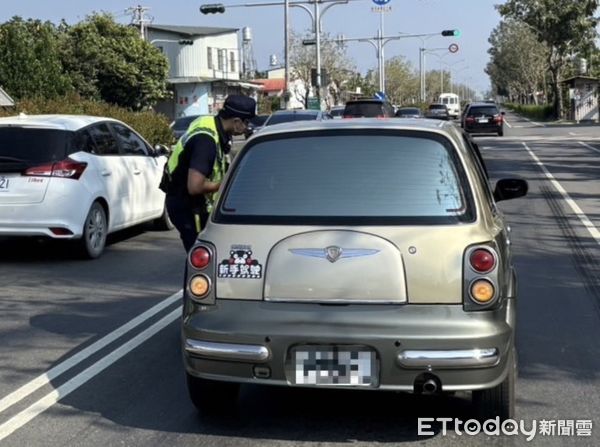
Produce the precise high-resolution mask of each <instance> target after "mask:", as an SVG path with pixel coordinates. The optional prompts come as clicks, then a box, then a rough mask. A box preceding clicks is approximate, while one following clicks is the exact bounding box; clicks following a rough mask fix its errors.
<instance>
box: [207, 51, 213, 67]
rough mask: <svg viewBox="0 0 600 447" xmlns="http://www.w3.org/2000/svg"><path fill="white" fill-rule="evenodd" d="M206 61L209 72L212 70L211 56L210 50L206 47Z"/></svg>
mask: <svg viewBox="0 0 600 447" xmlns="http://www.w3.org/2000/svg"><path fill="white" fill-rule="evenodd" d="M206 60H207V61H208V68H209V69H210V70H212V68H213V54H212V48H211V47H208V48H207V49H206Z"/></svg>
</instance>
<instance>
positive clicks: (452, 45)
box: [448, 43, 458, 53]
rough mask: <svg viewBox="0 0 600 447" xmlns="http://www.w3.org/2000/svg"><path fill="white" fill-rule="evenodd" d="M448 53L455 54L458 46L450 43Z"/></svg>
mask: <svg viewBox="0 0 600 447" xmlns="http://www.w3.org/2000/svg"><path fill="white" fill-rule="evenodd" d="M448 51H450V52H451V53H456V52H457V51H458V45H457V44H455V43H451V44H450V46H449V47H448Z"/></svg>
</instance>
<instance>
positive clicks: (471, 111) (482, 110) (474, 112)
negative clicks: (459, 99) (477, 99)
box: [469, 106, 498, 116]
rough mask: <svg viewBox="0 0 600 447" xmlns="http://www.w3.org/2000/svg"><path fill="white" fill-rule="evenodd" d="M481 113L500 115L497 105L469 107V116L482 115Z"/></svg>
mask: <svg viewBox="0 0 600 447" xmlns="http://www.w3.org/2000/svg"><path fill="white" fill-rule="evenodd" d="M480 115H498V109H497V108H496V107H486V106H483V107H471V108H470V109H469V116H480Z"/></svg>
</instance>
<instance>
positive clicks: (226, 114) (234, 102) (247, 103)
mask: <svg viewBox="0 0 600 447" xmlns="http://www.w3.org/2000/svg"><path fill="white" fill-rule="evenodd" d="M221 115H222V116H223V118H226V119H227V118H241V119H243V120H247V119H250V118H253V117H254V116H256V101H255V100H254V99H252V98H250V97H249V96H244V95H229V96H228V97H227V98H225V103H224V104H223V108H222V109H221Z"/></svg>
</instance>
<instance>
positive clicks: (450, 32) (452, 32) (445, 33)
mask: <svg viewBox="0 0 600 447" xmlns="http://www.w3.org/2000/svg"><path fill="white" fill-rule="evenodd" d="M442 36H445V37H448V36H453V37H460V30H458V29H445V30H444V31H442Z"/></svg>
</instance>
